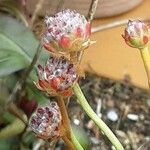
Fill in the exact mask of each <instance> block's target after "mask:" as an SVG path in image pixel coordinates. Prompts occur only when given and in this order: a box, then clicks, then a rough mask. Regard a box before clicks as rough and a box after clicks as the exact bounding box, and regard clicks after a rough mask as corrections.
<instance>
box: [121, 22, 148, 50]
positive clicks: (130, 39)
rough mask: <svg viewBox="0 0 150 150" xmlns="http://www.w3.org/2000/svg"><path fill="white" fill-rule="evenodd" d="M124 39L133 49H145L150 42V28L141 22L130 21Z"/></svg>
mask: <svg viewBox="0 0 150 150" xmlns="http://www.w3.org/2000/svg"><path fill="white" fill-rule="evenodd" d="M123 38H124V39H125V42H126V43H127V44H128V45H129V46H131V47H134V48H139V49H141V48H144V47H145V46H147V44H148V43H149V41H150V28H149V26H148V25H146V24H145V23H143V22H141V21H140V20H135V21H129V22H128V25H127V28H126V29H125V34H124V35H123Z"/></svg>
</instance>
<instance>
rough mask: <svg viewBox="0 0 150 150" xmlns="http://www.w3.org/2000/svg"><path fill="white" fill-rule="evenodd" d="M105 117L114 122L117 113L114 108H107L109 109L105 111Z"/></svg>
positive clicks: (116, 118)
mask: <svg viewBox="0 0 150 150" xmlns="http://www.w3.org/2000/svg"><path fill="white" fill-rule="evenodd" d="M107 118H108V119H109V120H111V121H113V122H115V121H117V120H118V114H117V112H116V111H115V110H114V109H112V110H109V111H108V112H107Z"/></svg>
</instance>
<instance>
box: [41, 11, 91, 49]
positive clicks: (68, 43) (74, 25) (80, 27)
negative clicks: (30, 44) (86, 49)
mask: <svg viewBox="0 0 150 150" xmlns="http://www.w3.org/2000/svg"><path fill="white" fill-rule="evenodd" d="M45 23H46V26H47V30H46V33H45V35H44V38H43V45H44V47H45V48H46V49H47V50H49V51H54V50H57V51H65V52H66V51H68V52H70V51H79V50H80V49H81V47H82V45H83V43H84V42H86V41H87V40H89V36H90V34H91V26H90V23H89V22H88V21H87V20H86V18H85V17H84V16H83V15H80V14H79V13H77V12H76V11H71V10H69V9H66V10H63V11H61V12H59V13H57V14H55V15H54V16H53V17H46V19H45Z"/></svg>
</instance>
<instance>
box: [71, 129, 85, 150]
mask: <svg viewBox="0 0 150 150" xmlns="http://www.w3.org/2000/svg"><path fill="white" fill-rule="evenodd" d="M71 142H72V143H73V145H74V146H75V148H76V150H84V149H83V147H82V146H81V145H80V143H79V142H78V140H77V139H76V137H75V135H74V133H73V131H72V129H71Z"/></svg>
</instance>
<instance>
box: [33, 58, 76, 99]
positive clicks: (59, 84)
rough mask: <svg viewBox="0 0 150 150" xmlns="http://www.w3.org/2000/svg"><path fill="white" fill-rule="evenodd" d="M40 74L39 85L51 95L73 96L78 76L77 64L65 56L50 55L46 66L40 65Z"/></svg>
mask: <svg viewBox="0 0 150 150" xmlns="http://www.w3.org/2000/svg"><path fill="white" fill-rule="evenodd" d="M38 75H39V81H38V83H37V84H36V85H37V87H38V88H39V89H40V90H43V91H46V92H47V93H48V94H49V95H51V96H57V95H62V96H71V95H72V89H71V86H72V85H73V84H74V83H75V82H76V80H77V78H78V75H77V71H76V68H75V66H74V65H73V64H72V63H70V61H68V60H67V59H66V58H65V57H63V56H61V57H54V56H50V58H49V59H48V60H47V62H46V64H45V66H44V67H42V66H41V65H39V66H38Z"/></svg>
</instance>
